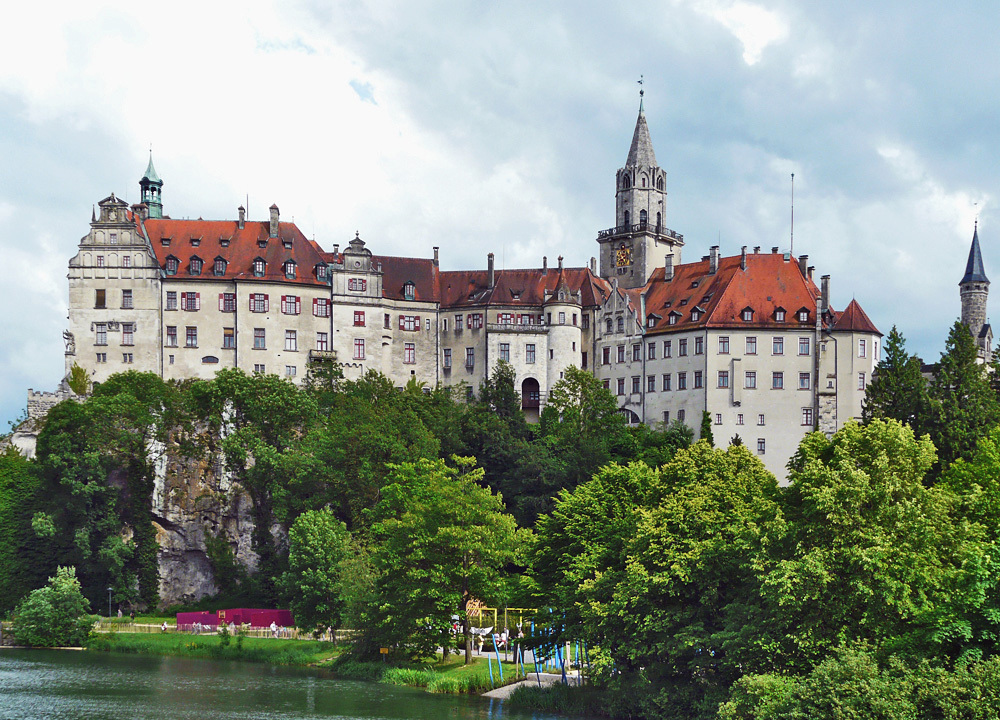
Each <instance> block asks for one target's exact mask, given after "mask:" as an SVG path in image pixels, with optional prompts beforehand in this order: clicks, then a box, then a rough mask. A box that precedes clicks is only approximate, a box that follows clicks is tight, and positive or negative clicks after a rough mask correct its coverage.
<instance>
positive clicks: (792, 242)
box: [788, 173, 795, 257]
mask: <svg viewBox="0 0 1000 720" xmlns="http://www.w3.org/2000/svg"><path fill="white" fill-rule="evenodd" d="M788 254H789V255H791V256H792V257H795V173H792V234H791V237H789V239H788Z"/></svg>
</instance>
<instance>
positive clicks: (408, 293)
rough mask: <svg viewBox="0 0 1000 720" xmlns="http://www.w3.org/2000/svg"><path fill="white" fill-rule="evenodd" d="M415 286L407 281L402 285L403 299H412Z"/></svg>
mask: <svg viewBox="0 0 1000 720" xmlns="http://www.w3.org/2000/svg"><path fill="white" fill-rule="evenodd" d="M416 289H417V288H416V286H415V285H414V284H413V283H412V282H407V283H406V284H405V285H403V299H404V300H412V299H413V298H414V295H415V293H416Z"/></svg>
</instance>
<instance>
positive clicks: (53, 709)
mask: <svg viewBox="0 0 1000 720" xmlns="http://www.w3.org/2000/svg"><path fill="white" fill-rule="evenodd" d="M0 718H3V719H4V720H7V719H14V718H17V719H20V718H26V719H27V718H31V719H32V720H35V719H40V718H45V719H47V720H71V719H72V720H76V719H77V718H86V719H87V720H135V719H137V718H143V719H146V718H149V719H151V720H175V719H180V718H183V719H185V720H186V719H188V718H190V719H191V720H257V719H258V718H268V719H280V720H292V719H293V718H294V719H298V718H341V719H342V720H354V719H357V720H373V719H375V718H378V719H380V720H382V719H385V720H389V719H390V718H391V719H395V718H417V719H421V720H422V719H424V718H426V719H427V720H431V719H433V720H438V719H448V720H481V719H485V718H503V719H505V720H526V719H527V718H532V719H533V720H543V719H545V720H548V719H552V720H554V718H555V716H551V715H544V714H519V713H513V712H507V711H504V710H503V708H502V705H501V703H500V702H499V701H492V702H491V701H490V700H487V699H484V698H480V697H478V696H454V695H436V694H432V693H428V692H426V691H424V690H421V689H416V688H403V687H396V686H392V685H382V684H378V683H366V682H357V681H351V680H336V679H334V678H331V677H329V675H328V674H325V673H324V672H323V671H318V670H312V669H308V668H281V667H274V666H270V665H257V664H252V663H234V662H215V661H212V660H192V659H185V658H172V657H151V656H144V655H114V654H110V653H93V652H73V651H60V650H7V649H5V650H0Z"/></svg>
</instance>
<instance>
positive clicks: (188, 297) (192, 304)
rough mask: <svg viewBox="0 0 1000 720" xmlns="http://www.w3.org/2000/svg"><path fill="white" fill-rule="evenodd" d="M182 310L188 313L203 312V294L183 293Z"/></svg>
mask: <svg viewBox="0 0 1000 720" xmlns="http://www.w3.org/2000/svg"><path fill="white" fill-rule="evenodd" d="M181 310H187V311H188V312H198V311H199V310H201V293H196V292H182V293H181Z"/></svg>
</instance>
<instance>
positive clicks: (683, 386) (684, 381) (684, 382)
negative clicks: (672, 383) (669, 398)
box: [677, 372, 688, 390]
mask: <svg viewBox="0 0 1000 720" xmlns="http://www.w3.org/2000/svg"><path fill="white" fill-rule="evenodd" d="M687 386H688V374H687V373H686V372H679V373H677V389H678V390H687Z"/></svg>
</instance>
